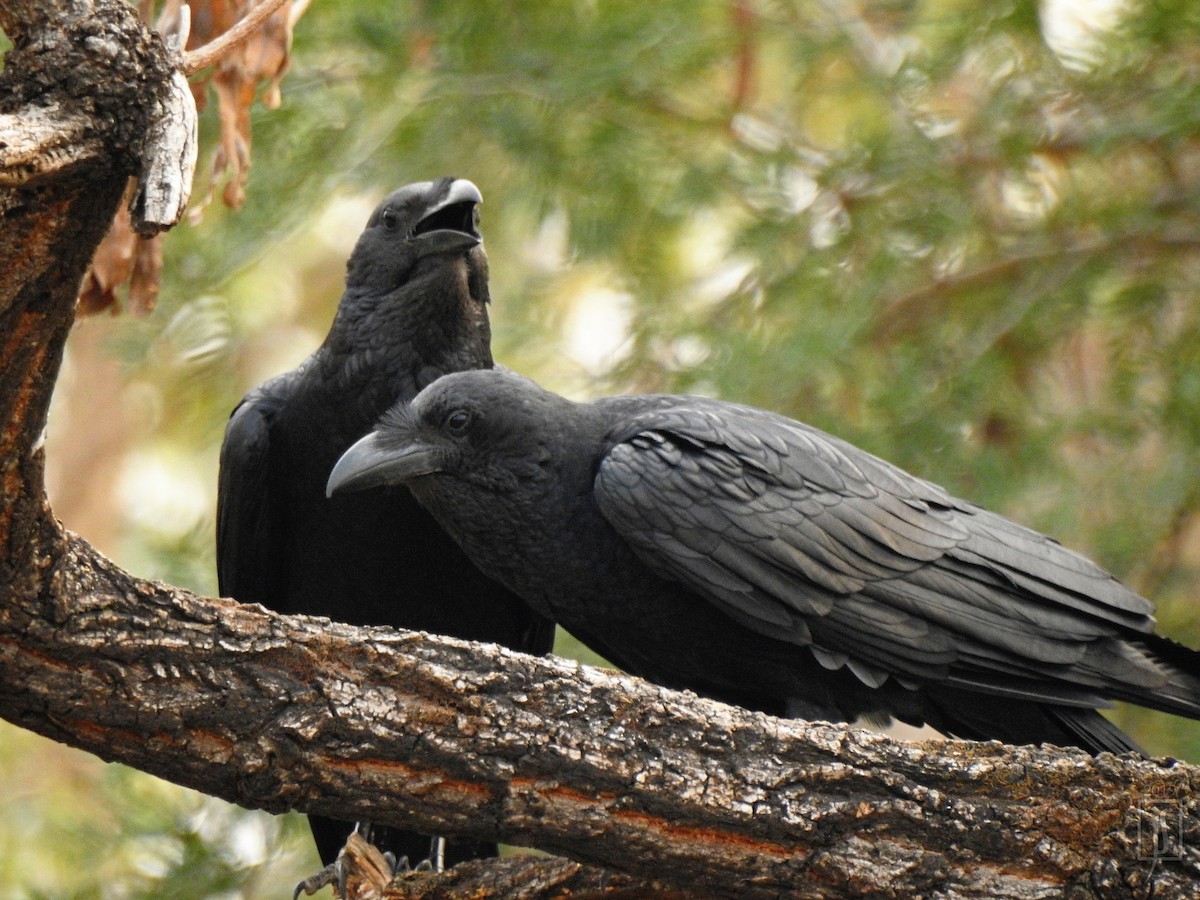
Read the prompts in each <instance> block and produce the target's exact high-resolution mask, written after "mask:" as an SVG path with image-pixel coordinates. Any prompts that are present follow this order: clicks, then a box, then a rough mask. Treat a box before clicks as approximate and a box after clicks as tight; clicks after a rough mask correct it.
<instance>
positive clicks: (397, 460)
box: [325, 431, 442, 497]
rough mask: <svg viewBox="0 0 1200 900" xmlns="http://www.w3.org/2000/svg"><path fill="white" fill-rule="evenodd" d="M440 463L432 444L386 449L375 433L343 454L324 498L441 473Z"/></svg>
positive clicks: (333, 472) (330, 474) (330, 475)
mask: <svg viewBox="0 0 1200 900" xmlns="http://www.w3.org/2000/svg"><path fill="white" fill-rule="evenodd" d="M441 460H442V456H441V454H440V453H439V452H438V450H437V448H436V447H431V446H430V445H429V444H423V443H421V442H419V441H417V442H414V443H411V444H408V445H407V446H404V447H386V446H383V442H382V441H381V440H380V438H379V433H378V432H375V431H372V432H371V433H370V434H368V435H367V436H366V437H364V438H362V439H361V440H359V441H358V442H357V443H355V444H354V445H353V446H352V447H351V448H350V449H349V450H347V451H346V452H345V453H343V454H342V458H341V459H339V460H338V461H337V464H336V465H335V466H334V467H333V471H332V472H330V473H329V481H328V482H327V483H326V485H325V496H326V497H332V496H333V495H334V494H346V493H349V492H350V491H361V490H365V489H367V488H373V487H379V486H381V485H385V484H399V483H401V482H404V481H408V480H410V479H412V478H417V477H418V476H421V475H429V474H431V473H433V472H439V471H441Z"/></svg>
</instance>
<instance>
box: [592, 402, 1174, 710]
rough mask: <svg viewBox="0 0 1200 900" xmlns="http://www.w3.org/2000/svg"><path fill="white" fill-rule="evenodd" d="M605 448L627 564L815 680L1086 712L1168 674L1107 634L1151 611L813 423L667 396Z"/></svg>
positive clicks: (1057, 553) (603, 500)
mask: <svg viewBox="0 0 1200 900" xmlns="http://www.w3.org/2000/svg"><path fill="white" fill-rule="evenodd" d="M611 438H612V440H613V443H612V445H611V447H610V448H609V450H608V452H607V453H606V454H605V456H604V457H603V459H602V460H601V463H600V465H599V468H598V471H597V475H596V480H595V491H596V498H597V502H598V504H599V507H600V510H601V512H602V513H603V515H604V516H605V517H606V518H607V519H608V521H609V522H610V523H611V524H612V525H613V526H614V528H616V529H617V531H618V532H620V533H621V534H622V536H623V537H624V538H625V539H626V540H628V541H629V543H630V544H631V546H632V547H633V548H634V549H635V550H636V552H637V553H638V554H639V556H641V558H642V559H643V560H644V561H645V562H646V563H647V564H648V565H650V566H651V567H652V568H654V569H655V570H657V571H658V572H659V573H660V574H663V575H665V576H667V577H670V578H674V579H676V580H678V581H680V582H683V583H684V584H686V585H687V586H689V587H690V588H691V589H693V590H695V591H696V592H697V593H699V594H700V595H701V596H703V597H705V598H707V599H708V600H709V601H711V602H713V603H715V604H716V605H717V606H718V607H720V608H721V609H723V610H724V611H725V612H726V613H727V614H728V615H730V616H731V617H733V618H734V619H736V620H737V621H738V622H740V623H742V624H743V625H746V626H747V627H749V628H751V629H754V630H755V631H757V632H758V633H761V634H764V635H769V636H771V637H774V638H778V639H783V640H789V641H792V642H794V643H796V644H798V645H802V646H807V647H809V648H811V652H812V653H813V654H814V656H815V657H816V658H817V660H818V661H819V662H820V663H821V664H822V665H823V666H825V667H826V668H830V669H837V668H841V667H842V666H848V667H849V668H850V669H851V670H852V671H853V672H854V673H855V674H856V675H857V676H858V677H859V679H861V680H862V681H863V682H864V683H866V684H868V685H870V686H873V687H877V686H879V685H881V684H882V683H883V682H884V681H885V680H886V679H887V678H888V677H889V676H891V677H894V678H896V679H898V680H899V681H900V682H901V683H905V684H913V683H916V682H930V681H933V682H942V683H952V684H958V685H961V686H963V687H967V688H971V689H975V690H985V691H989V692H992V693H997V694H1008V695H1010V696H1016V697H1024V698H1040V699H1045V700H1050V701H1052V702H1058V703H1070V704H1078V705H1086V706H1096V705H1102V704H1104V702H1105V701H1104V699H1103V697H1101V696H1098V695H1097V694H1096V693H1095V692H1094V691H1095V689H1098V688H1108V689H1109V692H1110V693H1112V690H1111V687H1112V683H1113V681H1114V680H1115V681H1116V682H1117V683H1118V684H1120V683H1122V682H1127V683H1130V684H1134V685H1137V686H1139V687H1145V688H1151V687H1154V686H1156V685H1159V684H1162V683H1164V682H1165V681H1166V680H1167V679H1168V678H1169V675H1167V674H1166V673H1165V672H1164V671H1163V670H1161V669H1160V668H1159V667H1158V666H1157V665H1156V664H1155V662H1154V661H1153V660H1151V659H1149V658H1147V657H1146V655H1145V654H1143V653H1142V652H1141V651H1140V650H1139V649H1138V648H1137V647H1135V646H1133V645H1131V644H1129V643H1128V642H1126V641H1123V640H1111V639H1109V638H1110V637H1112V636H1115V635H1128V634H1129V633H1130V632H1133V633H1134V634H1137V633H1141V632H1148V631H1150V630H1151V629H1152V627H1153V619H1152V618H1151V613H1152V607H1151V605H1150V603H1149V602H1148V601H1146V600H1145V599H1143V598H1142V597H1140V596H1138V595H1137V594H1135V593H1133V592H1132V591H1130V590H1128V589H1127V588H1125V587H1124V586H1122V585H1121V584H1120V583H1118V582H1117V581H1116V580H1115V579H1113V578H1112V577H1111V576H1110V575H1108V574H1107V573H1106V572H1104V571H1103V570H1102V569H1100V568H1099V567H1098V566H1096V565H1095V564H1093V563H1092V562H1090V561H1089V560H1087V559H1085V558H1084V557H1082V556H1080V555H1078V554H1076V553H1074V552H1072V551H1070V550H1067V549H1065V548H1063V547H1062V546H1060V545H1059V544H1057V543H1056V542H1054V541H1053V540H1051V539H1050V538H1048V537H1045V536H1044V535H1041V534H1038V533H1036V532H1034V531H1031V530H1029V529H1026V528H1023V527H1021V526H1019V525H1016V524H1015V523H1013V522H1010V521H1008V520H1007V519H1004V518H1003V517H1001V516H997V515H995V514H992V513H989V512H987V511H985V510H983V509H981V508H979V507H976V506H973V505H971V504H968V503H965V502H963V501H960V500H957V499H955V498H953V497H951V496H950V495H949V494H947V493H946V492H945V491H944V490H943V489H941V488H940V487H938V486H937V485H934V484H931V483H930V482H927V481H923V480H921V479H919V478H916V477H914V476H912V475H909V474H908V473H906V472H903V471H902V470H900V469H898V468H896V467H895V466H893V465H891V464H890V463H887V462H885V461H884V460H881V459H879V458H877V457H874V456H872V455H870V454H869V453H867V452H865V451H863V450H860V449H858V448H856V447H854V446H852V445H850V444H847V443H846V442H844V441H841V440H839V439H837V438H834V437H832V436H831V435H828V434H825V433H824V432H821V431H819V430H817V429H815V428H811V427H809V426H806V425H802V424H800V423H798V422H794V421H792V420H790V419H786V418H784V417H782V416H777V415H774V414H772V413H768V412H764V411H762V410H757V409H753V408H750V407H743V406H736V405H733V404H727V403H720V402H718V401H711V400H705V399H703V398H680V399H679V401H678V402H677V403H676V404H674V405H668V406H663V407H659V408H656V409H653V410H649V411H646V412H643V413H641V414H639V415H637V416H635V417H634V418H633V419H632V420H631V421H630V422H629V423H628V426H627V427H622V428H621V430H620V432H619V433H614V434H613V435H611Z"/></svg>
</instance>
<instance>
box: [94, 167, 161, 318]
mask: <svg viewBox="0 0 1200 900" xmlns="http://www.w3.org/2000/svg"><path fill="white" fill-rule="evenodd" d="M134 189H135V184H134V182H133V180H132V179H131V180H130V182H129V186H128V187H127V188H126V190H125V200H124V201H122V203H121V208H120V209H119V210H118V211H117V215H116V216H115V217H114V218H113V221H112V224H111V225H110V226H109V227H108V234H106V235H105V236H104V240H102V241H101V242H100V245H99V246H98V247H97V248H96V253H95V255H94V256H93V257H92V266H91V268H90V269H88V273H87V275H85V276H84V278H83V285H82V287H81V288H80V291H79V301H78V305H77V306H76V312H77V314H78V315H79V316H94V315H96V314H98V313H102V312H105V311H106V310H107V311H109V312H111V313H113V315H116V314H117V313H119V312H120V311H121V302H120V295H121V293H122V288H126V290H127V293H128V300H127V302H126V304H125V308H126V311H127V312H129V313H130V314H131V315H135V316H144V315H148V314H149V313H150V312H152V311H153V310H154V304H155V302H156V301H157V300H158V282H159V276H160V275H161V273H162V240H161V237H162V236H161V235H155V236H154V237H150V238H143V237H139V236H138V235H137V234H135V233H134V231H133V229H132V228H131V227H130V224H129V203H128V201H129V198H130V196H132V192H133V191H134Z"/></svg>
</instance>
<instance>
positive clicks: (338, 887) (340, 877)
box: [292, 855, 347, 900]
mask: <svg viewBox="0 0 1200 900" xmlns="http://www.w3.org/2000/svg"><path fill="white" fill-rule="evenodd" d="M346 875H347V868H346V861H345V859H344V858H343V857H342V856H340V855H339V856H338V858H337V859H335V860H334V861H333V862H331V863H330V864H329V865H327V866H326V867H325V868H323V869H322V870H321V871H320V872H318V873H317V874H316V875H310V876H309V877H308V878H305V879H304V880H303V881H302V882H300V883H299V884H298V885H296V890H294V891H293V892H292V900H299V897H300V895H301V894H304V896H306V897H311V896H312V895H313V894H315V893H316V892H317V891H319V890H320V889H321V888H323V887H327V886H329V885H331V884H332V885H333V889H334V891H336V892H337V895H338V896H339V897H345V896H346Z"/></svg>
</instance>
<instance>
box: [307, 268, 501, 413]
mask: <svg viewBox="0 0 1200 900" xmlns="http://www.w3.org/2000/svg"><path fill="white" fill-rule="evenodd" d="M449 274H450V275H451V277H445V276H442V277H438V278H425V279H421V280H420V281H418V282H415V283H409V284H406V285H404V286H402V287H400V288H399V289H397V290H395V291H392V292H390V293H388V294H384V295H382V296H381V295H377V294H376V295H372V294H369V293H364V292H360V291H356V290H355V288H354V286H353V285H350V286H348V287H347V290H346V294H345V295H344V296H343V298H342V301H341V303H340V304H339V306H338V312H337V316H336V318H335V319H334V323H333V326H332V327H331V329H330V331H329V335H328V337H327V338H326V339H325V342H324V344H322V346H321V349H320V351H318V357H319V358H320V360H321V365H320V368H321V369H322V377H324V378H329V379H331V380H332V381H335V382H337V383H340V384H341V385H343V386H346V387H357V388H359V389H361V390H366V391H373V390H380V391H383V392H389V393H390V396H391V398H392V399H393V400H395V399H399V398H400V397H401V395H408V396H409V397H411V395H412V394H415V393H416V392H417V391H419V390H420V389H421V388H423V387H424V386H425V385H426V384H428V383H430V382H432V381H433V380H435V379H436V378H437V377H439V376H440V375H444V374H446V373H447V372H457V371H462V370H465V369H480V368H489V367H491V365H492V353H491V326H490V324H489V322H488V316H487V307H486V302H487V298H486V290H487V288H486V282H483V292H484V294H485V295H484V296H482V297H480V296H475V295H473V293H472V290H471V288H472V287H476V293H478V284H479V282H478V280H477V279H469V278H468V277H467V276H466V274H465V272H464V271H461V270H458V271H454V272H451V273H449Z"/></svg>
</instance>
